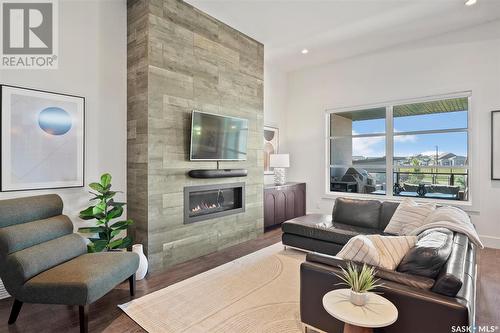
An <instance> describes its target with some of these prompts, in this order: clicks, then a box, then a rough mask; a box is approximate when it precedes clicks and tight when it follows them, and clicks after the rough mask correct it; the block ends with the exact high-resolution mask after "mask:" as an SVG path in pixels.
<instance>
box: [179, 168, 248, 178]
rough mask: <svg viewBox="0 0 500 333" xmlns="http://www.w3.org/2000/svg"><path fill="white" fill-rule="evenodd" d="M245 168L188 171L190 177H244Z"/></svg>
mask: <svg viewBox="0 0 500 333" xmlns="http://www.w3.org/2000/svg"><path fill="white" fill-rule="evenodd" d="M247 174H248V171H247V169H196V170H190V171H189V172H188V175H189V177H191V178H226V177H246V176H247Z"/></svg>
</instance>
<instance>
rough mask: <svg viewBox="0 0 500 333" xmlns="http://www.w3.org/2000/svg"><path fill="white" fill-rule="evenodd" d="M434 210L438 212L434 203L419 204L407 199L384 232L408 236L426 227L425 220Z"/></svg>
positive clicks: (400, 205)
mask: <svg viewBox="0 0 500 333" xmlns="http://www.w3.org/2000/svg"><path fill="white" fill-rule="evenodd" d="M434 210H436V205H435V204H434V203H425V204H418V203H416V202H415V200H413V199H410V198H405V199H404V200H403V201H402V202H401V203H400V204H399V206H398V208H397V209H396V211H395V212H394V215H393V216H392V218H391V221H390V222H389V224H388V225H387V227H386V228H385V230H384V231H385V232H387V233H390V234H396V235H408V234H410V232H412V231H413V230H415V229H417V228H418V227H420V226H422V225H424V224H425V219H426V218H427V216H428V215H429V214H430V213H432V212H433V211H434Z"/></svg>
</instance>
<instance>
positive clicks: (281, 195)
mask: <svg viewBox="0 0 500 333" xmlns="http://www.w3.org/2000/svg"><path fill="white" fill-rule="evenodd" d="M303 215H306V184H305V183H286V184H285V185H265V186H264V228H270V227H273V226H277V225H280V224H281V223H283V222H285V221H287V220H290V219H293V218H295V217H298V216H303Z"/></svg>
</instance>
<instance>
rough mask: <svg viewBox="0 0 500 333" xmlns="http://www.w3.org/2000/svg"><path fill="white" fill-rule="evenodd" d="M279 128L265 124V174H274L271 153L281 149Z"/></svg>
mask: <svg viewBox="0 0 500 333" xmlns="http://www.w3.org/2000/svg"><path fill="white" fill-rule="evenodd" d="M279 142H280V141H279V129H278V128H276V127H271V126H264V174H266V175H269V174H273V170H272V168H271V167H270V163H269V162H270V156H271V154H277V153H278V150H279Z"/></svg>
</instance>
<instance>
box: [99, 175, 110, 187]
mask: <svg viewBox="0 0 500 333" xmlns="http://www.w3.org/2000/svg"><path fill="white" fill-rule="evenodd" d="M101 185H102V187H103V188H107V187H108V186H110V185H111V175H110V174H109V173H105V174H103V175H102V176H101Z"/></svg>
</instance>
